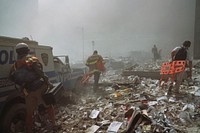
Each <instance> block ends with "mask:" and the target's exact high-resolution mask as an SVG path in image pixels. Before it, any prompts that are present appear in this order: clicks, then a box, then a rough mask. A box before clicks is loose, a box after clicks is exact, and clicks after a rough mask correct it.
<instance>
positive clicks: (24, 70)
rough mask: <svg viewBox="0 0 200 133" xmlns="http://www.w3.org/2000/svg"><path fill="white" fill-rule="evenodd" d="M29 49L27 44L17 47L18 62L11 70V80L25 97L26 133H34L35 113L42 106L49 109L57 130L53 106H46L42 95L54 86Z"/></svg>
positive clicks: (20, 44) (50, 117)
mask: <svg viewBox="0 0 200 133" xmlns="http://www.w3.org/2000/svg"><path fill="white" fill-rule="evenodd" d="M29 51H30V50H29V47H28V45H27V44H25V43H19V44H17V45H16V52H17V60H16V62H15V63H14V65H13V66H12V68H11V71H10V79H11V80H12V81H13V82H15V84H16V85H17V86H19V88H18V89H20V91H21V93H22V95H23V96H24V97H25V104H26V110H27V112H26V113H27V114H26V130H27V131H26V132H27V133H33V129H32V128H33V118H32V117H33V113H34V110H35V109H37V107H38V106H39V105H40V104H43V105H44V106H45V107H46V108H47V112H48V115H49V119H50V120H51V122H52V125H53V129H55V128H57V127H58V126H56V122H55V112H54V107H53V105H46V104H45V102H44V100H43V99H42V95H43V94H44V92H45V91H46V90H47V89H48V87H49V88H52V87H53V85H52V84H51V83H50V82H49V79H48V77H47V76H46V75H45V74H44V72H43V70H42V64H41V63H40V62H39V60H38V59H37V57H34V56H31V55H29Z"/></svg>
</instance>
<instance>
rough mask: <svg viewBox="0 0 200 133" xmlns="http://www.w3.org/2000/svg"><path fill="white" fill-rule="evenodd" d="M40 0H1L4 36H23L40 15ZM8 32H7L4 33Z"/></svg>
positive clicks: (1, 22)
mask: <svg viewBox="0 0 200 133" xmlns="http://www.w3.org/2000/svg"><path fill="white" fill-rule="evenodd" d="M38 1H39V0H16V1H13V0H1V2H0V12H1V13H0V14H1V21H0V31H1V34H2V33H3V34H2V35H3V36H7V34H8V36H15V35H16V34H17V35H18V36H19V37H23V35H25V34H26V33H27V32H29V31H30V29H31V24H32V23H33V22H34V21H35V20H34V18H35V16H37V15H38ZM4 33H6V34H4Z"/></svg>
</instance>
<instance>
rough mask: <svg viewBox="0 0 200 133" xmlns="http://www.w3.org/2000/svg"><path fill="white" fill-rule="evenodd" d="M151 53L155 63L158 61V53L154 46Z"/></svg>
mask: <svg viewBox="0 0 200 133" xmlns="http://www.w3.org/2000/svg"><path fill="white" fill-rule="evenodd" d="M151 51H152V53H153V59H154V61H156V60H157V59H159V53H158V48H157V46H156V45H154V46H153V48H152V50H151Z"/></svg>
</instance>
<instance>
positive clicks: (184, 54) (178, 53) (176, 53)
mask: <svg viewBox="0 0 200 133" xmlns="http://www.w3.org/2000/svg"><path fill="white" fill-rule="evenodd" d="M190 45H191V42H190V41H188V40H187V41H184V42H183V44H182V46H179V47H176V48H174V49H173V50H172V52H171V57H172V61H178V60H180V61H181V60H183V61H186V66H188V67H189V73H188V75H187V77H188V78H191V77H192V57H191V54H190V52H189V48H190ZM183 75H184V71H182V72H179V73H177V74H176V84H175V90H174V93H176V94H178V93H179V87H180V85H181V83H182V80H183Z"/></svg>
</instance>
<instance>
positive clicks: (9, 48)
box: [0, 36, 83, 132]
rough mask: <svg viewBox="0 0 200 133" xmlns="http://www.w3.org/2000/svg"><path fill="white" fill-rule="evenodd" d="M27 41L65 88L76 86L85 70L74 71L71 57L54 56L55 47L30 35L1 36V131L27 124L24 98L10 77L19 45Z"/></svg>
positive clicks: (46, 71)
mask: <svg viewBox="0 0 200 133" xmlns="http://www.w3.org/2000/svg"><path fill="white" fill-rule="evenodd" d="M21 42H24V43H26V44H28V45H29V48H30V51H31V54H33V55H35V56H36V57H37V58H38V59H39V60H40V62H41V63H42V65H43V70H44V72H45V73H46V75H47V76H48V77H49V79H50V81H51V82H52V83H55V84H56V83H59V82H62V84H63V88H64V89H73V88H75V87H76V86H77V83H79V81H80V79H81V78H82V76H83V71H73V72H72V70H71V69H70V66H69V59H68V57H67V56H65V57H64V58H65V61H66V62H65V63H63V62H62V60H61V59H60V58H59V57H58V56H53V53H52V47H50V46H44V45H39V44H38V42H36V41H31V40H29V39H27V38H24V39H18V38H11V37H3V36H0V131H4V132H16V131H17V130H19V129H18V128H19V125H24V118H25V104H24V98H23V97H21V95H20V94H19V92H18V91H17V90H16V88H15V86H14V83H13V82H11V81H10V80H9V77H8V76H9V71H10V68H11V66H12V64H13V63H14V61H15V60H16V57H17V56H16V52H15V46H16V44H17V43H21Z"/></svg>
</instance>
